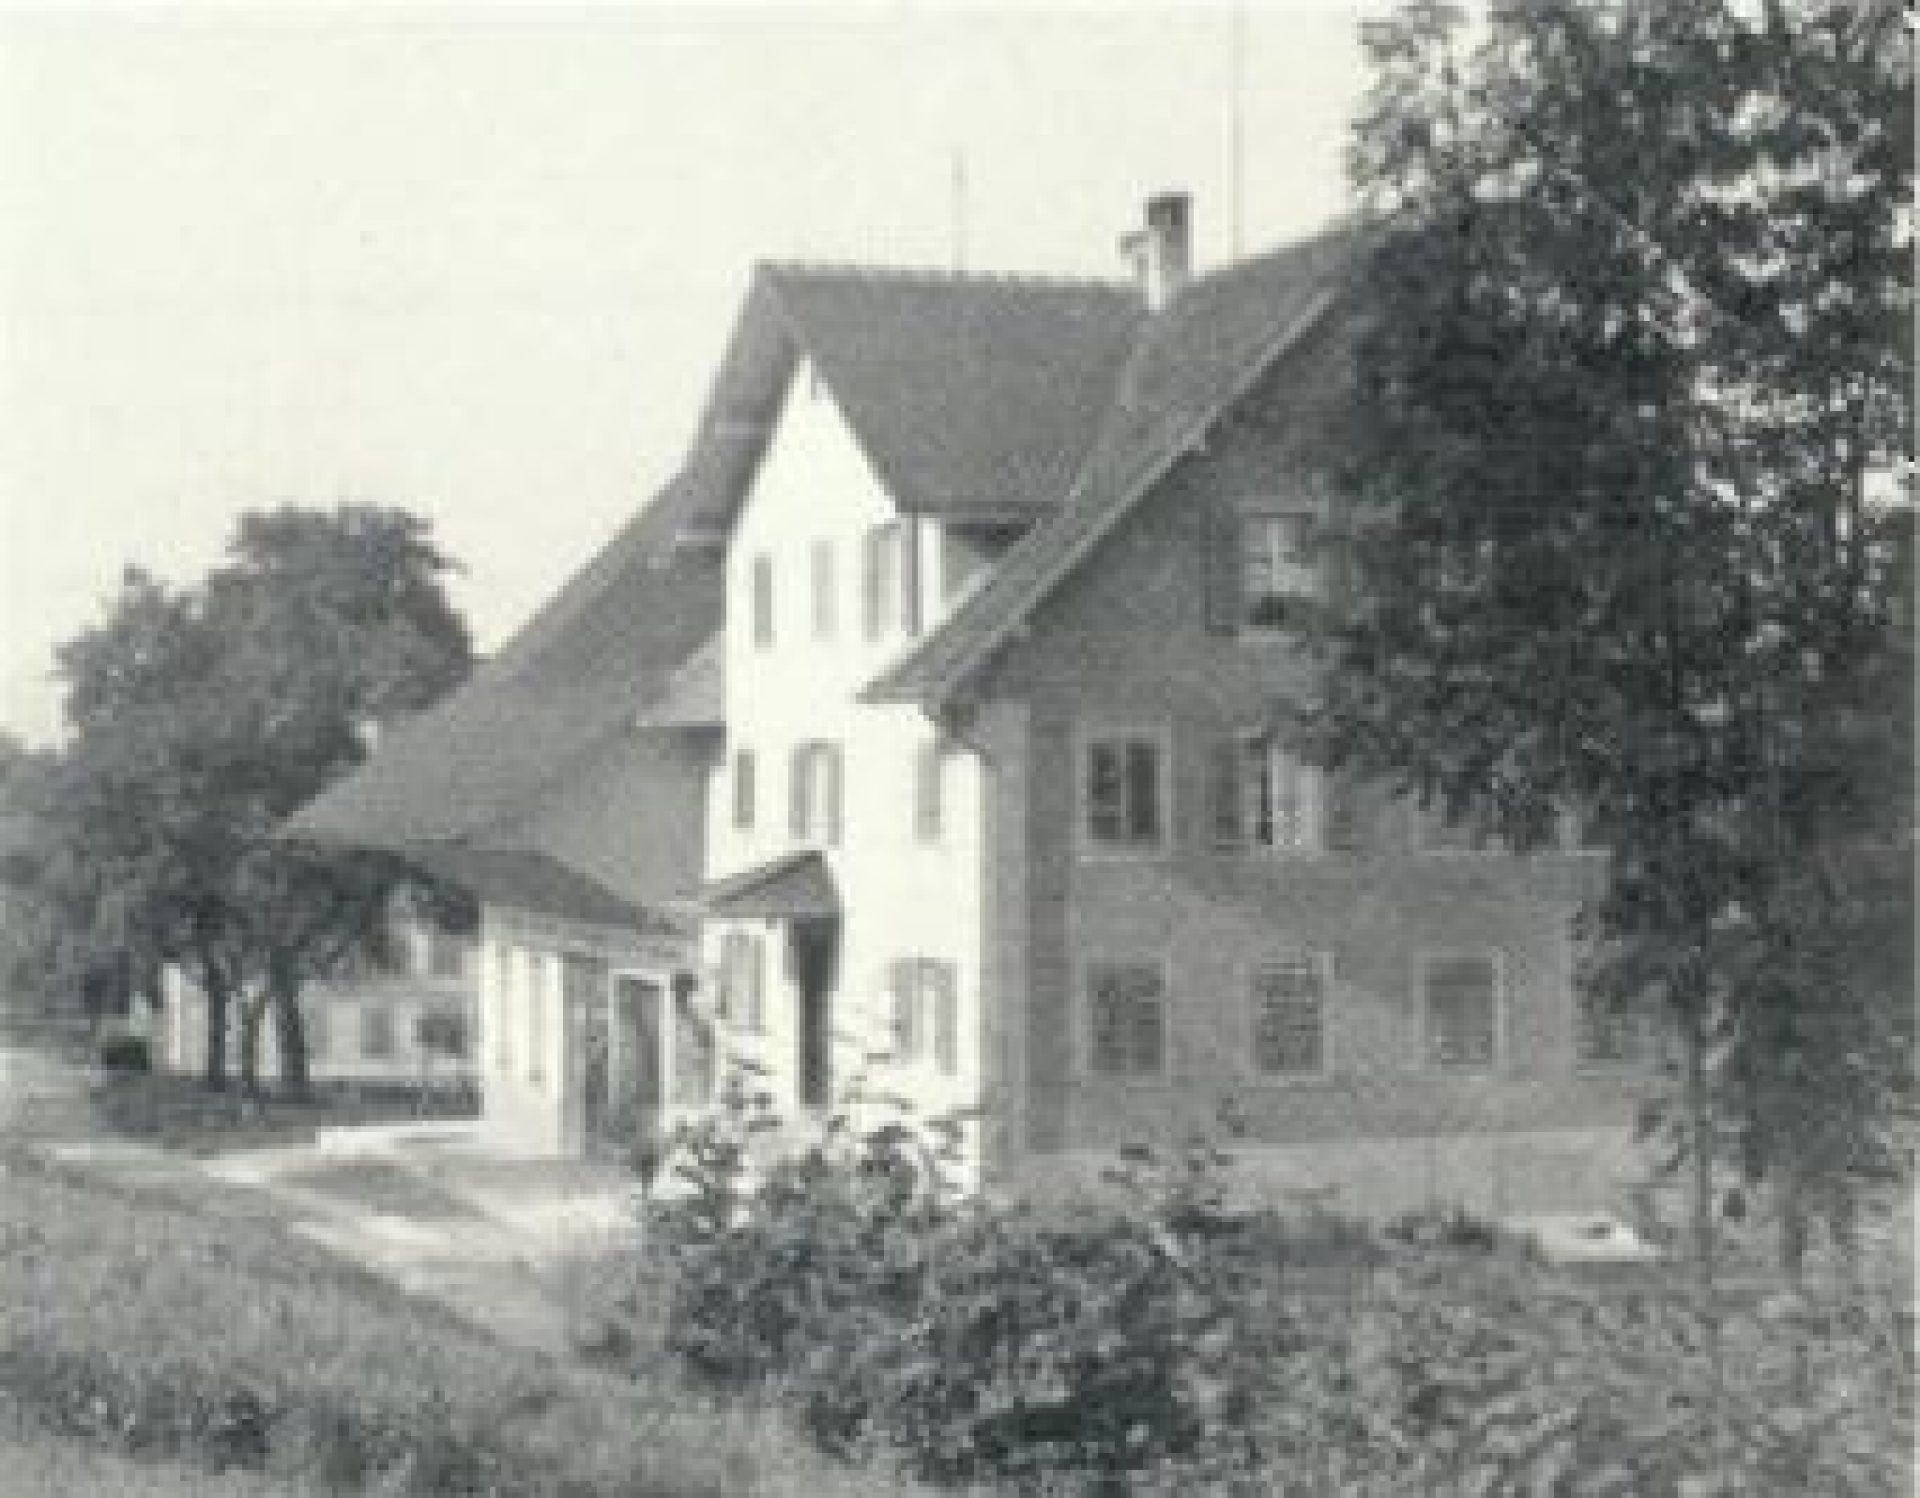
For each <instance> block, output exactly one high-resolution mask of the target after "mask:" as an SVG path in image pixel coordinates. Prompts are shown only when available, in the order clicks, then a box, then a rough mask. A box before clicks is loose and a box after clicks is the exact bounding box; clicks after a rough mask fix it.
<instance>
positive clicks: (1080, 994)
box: [1073, 952, 1174, 1088]
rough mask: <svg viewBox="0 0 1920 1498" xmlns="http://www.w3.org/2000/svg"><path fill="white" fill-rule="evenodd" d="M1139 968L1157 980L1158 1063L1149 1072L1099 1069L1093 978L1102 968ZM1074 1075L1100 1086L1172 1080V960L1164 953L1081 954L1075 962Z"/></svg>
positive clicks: (1164, 1083)
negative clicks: (1158, 997) (1153, 1069)
mask: <svg viewBox="0 0 1920 1498" xmlns="http://www.w3.org/2000/svg"><path fill="white" fill-rule="evenodd" d="M1121 968H1138V969H1141V970H1142V971H1151V972H1152V973H1153V974H1154V975H1155V976H1156V977H1157V978H1158V979H1159V983H1160V1066H1159V1068H1158V1070H1156V1071H1152V1072H1143V1071H1127V1072H1109V1071H1102V1070H1100V1069H1099V1068H1098V1067H1096V1066H1095V1065H1094V1047H1093V979H1094V976H1095V975H1096V974H1097V973H1099V972H1101V971H1103V970H1110V969H1121ZM1073 980H1074V990H1073V991H1074V996H1075V997H1074V1021H1075V1022H1074V1027H1073V1033H1074V1043H1073V1058H1074V1076H1075V1079H1076V1080H1077V1081H1079V1082H1081V1083H1086V1084H1096V1085H1099V1086H1102V1087H1152V1088H1164V1087H1168V1086H1171V1085H1172V1082H1173V1039H1174V1036H1173V963H1172V960H1171V959H1170V958H1169V957H1168V956H1166V955H1165V954H1164V953H1162V954H1158V955H1144V954H1142V955H1128V954H1124V953H1109V952H1103V953H1100V954H1097V955H1087V954H1083V955H1081V956H1080V957H1079V958H1078V959H1077V960H1076V961H1075V963H1074V972H1073Z"/></svg>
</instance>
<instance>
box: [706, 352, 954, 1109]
mask: <svg viewBox="0 0 1920 1498" xmlns="http://www.w3.org/2000/svg"><path fill="white" fill-rule="evenodd" d="M898 518H900V517H899V513H898V511H897V510H896V509H895V508H894V506H893V504H892V503H891V501H890V500H889V499H888V498H887V496H886V493H885V491H884V490H883V489H882V487H881V485H880V483H879V482H878V480H877V479H876V478H875V476H874V474H873V472H872V471H871V469H870V467H869V466H868V464H867V462H866V459H865V457H864V455H863V454H862V453H861V451H860V449H859V447H858V445H857V443H856V441H855V440H854V438H853V436H852V434H851V433H850V432H849V430H848V429H847V426H846V423H845V421H844V420H843V418H842V416H841V413H840V411H839V410H838V408H837V406H836V405H835V403H834V401H833V399H832V397H831V395H830V394H829V393H828V392H827V391H826V389H825V387H824V385H821V384H819V383H818V382H816V381H815V380H813V379H812V378H811V372H810V371H809V369H808V368H807V367H806V366H805V365H802V366H801V367H800V368H799V369H798V370H797V371H796V372H795V375H794V378H793V382H792V384H791V386H790V390H789V395H788V399H787V403H786V407H785V410H784V411H783V413H782V415H781V419H780V423H779V427H778V430H777V431H776V433H775V435H774V437H773V439H772V441H771V443H770V445H769V448H768V451H767V454H766V457H765V459H764V460H763V462H762V464H761V467H760V471H759V474H758V476H757V478H756V480H755V483H754V487H753V490H752V492H751V493H750V495H749V496H748V499H747V502H746V504H745V506H744V508H743V510H742V512H741V514H740V516H739V518H738V520H737V522H736V525H735V528H734V532H733V535H732V537H731V539H730V541H729V545H728V557H727V590H728V591H727V636H726V721H727V731H728V740H727V746H726V751H725V754H724V757H723V761H722V764H721V767H720V768H719V769H718V770H717V771H716V773H715V774H714V775H713V777H712V779H711V781H710V786H709V797H708V847H709V849H710V850H711V855H710V862H709V871H708V877H709V878H715V877H720V876H723V875H726V874H729V873H733V872H736V871H738V870H740V869H743V868H747V867H750V866H752V865H754V864H757V863H760V862H762V861H764V860H766V859H769V858H772V857H774V856H775V855H777V854H780V853H784V852H787V851H789V850H790V849H791V848H792V847H794V846H795V844H794V842H793V839H792V838H791V836H790V833H789V822H788V795H789V789H788V776H789V762H790V756H791V753H792V750H793V748H794V746H795V745H796V744H799V743H802V742H804V741H806V740H810V739H825V740H830V741H833V742H837V743H838V744H839V745H840V746H841V753H842V764H843V775H842V819H841V838H840V845H839V846H838V847H837V848H825V849H823V850H822V851H823V852H824V853H825V855H826V858H827V861H828V863H829V865H830V866H831V868H832V871H833V877H834V879H835V882H836V883H837V885H838V887H839V891H840V899H841V904H842V909H843V920H842V930H841V947H840V958H839V967H838V989H837V992H836V994H835V1023H836V1027H837V1028H838V1029H839V1030H840V1031H842V1032H843V1033H844V1034H845V1035H846V1037H847V1039H846V1043H845V1044H843V1045H840V1046H838V1047H836V1050H835V1074H836V1081H837V1082H843V1081H845V1080H846V1079H847V1077H848V1074H849V1072H850V1070H851V1068H852V1067H853V1066H854V1065H855V1064H856V1059H857V1057H858V1056H859V1055H861V1053H863V1052H865V1051H868V1050H878V1049H881V1048H883V1047H884V1046H885V1045H886V1044H887V1036H888V1030H887V1026H888V1011H887V1006H886V1002H885V982H886V974H887V968H888V965H889V963H890V962H892V961H894V960H895V959H898V958H903V957H926V958H933V959H937V960H942V961H946V962H950V963H952V964H953V965H954V967H955V969H956V971H957V974H958V979H959V1017H960V1023H959V1031H960V1040H961V1043H960V1067H959V1074H958V1076H956V1077H952V1078H948V1077H943V1076H940V1075H938V1074H937V1073H936V1072H935V1071H934V1070H933V1068H932V1067H931V1066H927V1067H922V1068H915V1069H913V1070H912V1071H911V1072H910V1073H909V1072H907V1071H905V1070H904V1069H902V1068H897V1067H892V1066H887V1067H884V1068H882V1069H880V1070H879V1071H877V1072H876V1073H875V1074H874V1076H873V1080H874V1081H875V1082H884V1083H885V1084H886V1085H888V1086H890V1087H892V1088H893V1089H895V1090H898V1091H904V1092H907V1093H909V1094H910V1095H911V1096H913V1098H914V1099H915V1101H916V1103H917V1104H918V1105H919V1106H920V1107H922V1108H926V1109H938V1108H941V1107H945V1106H950V1105H954V1104H958V1103H963V1102H972V1101H974V1100H975V1098H976V1095H977V1090H978V1084H979V1076H980V1056H979V1036H980V1032H981V1025H980V1013H979V994H980V909H979V905H980V898H979V893H980V892H979V875H978V862H979V857H980V847H979V843H980V837H979V829H980V772H979V766H978V764H977V762H976V760H975V759H974V757H973V756H972V755H971V754H970V753H968V752H967V751H965V750H964V749H962V748H961V747H960V746H958V745H954V746H952V748H951V751H950V753H949V754H948V757H947V760H946V765H945V771H946V773H945V783H944V788H945V807H944V818H943V831H942V835H941V837H940V839H939V840H938V841H937V842H933V843H922V842H919V841H917V840H916V838H915V829H914V795H913V774H914V761H915V757H916V750H917V748H918V746H919V745H920V744H921V743H923V742H924V741H926V740H927V739H929V738H930V737H932V735H933V733H934V729H933V726H932V725H931V724H930V723H929V722H928V721H927V719H926V718H925V717H924V716H923V715H922V714H921V713H919V712H918V711H917V710H916V709H913V708H909V707H897V706H887V707H870V706H864V705H862V704H860V703H859V702H857V701H856V700H855V699H856V696H857V694H858V692H859V691H860V690H861V688H862V687H864V686H865V685H866V683H867V682H868V681H869V680H871V679H872V678H873V677H874V676H875V675H877V674H878V673H879V672H880V671H881V669H882V668H883V667H884V666H885V665H886V664H887V663H888V662H889V661H891V660H893V659H894V658H896V657H897V656H898V655H899V654H900V653H901V652H903V651H904V650H905V649H907V648H908V647H909V646H910V644H911V643H912V639H911V637H910V636H909V635H908V634H907V633H906V632H905V630H904V629H902V628H899V627H897V626H896V627H895V628H893V629H890V630H889V631H888V632H887V633H886V634H885V636H884V638H881V639H879V640H875V641H869V640H868V639H867V638H866V632H865V619H864V585H863V577H862V574H863V566H864V538H865V535H866V532H867V530H868V528H869V527H871V526H874V525H877V524H881V523H883V522H886V521H889V520H895V519H898ZM915 530H916V532H917V545H918V547H919V553H920V574H921V596H922V614H923V619H924V621H925V625H926V626H931V624H932V623H933V622H934V620H935V618H936V616H937V611H938V609H939V606H940V588H939V578H940V554H939V546H940V539H939V534H938V527H937V526H935V525H933V524H931V523H928V522H920V523H918V525H917V526H916V527H915ZM823 539H824V540H826V541H828V542H830V543H831V545H832V548H833V556H834V582H835V591H836V607H835V610H834V613H835V628H834V631H833V635H832V637H831V638H830V639H816V638H815V635H814V629H813V583H812V549H813V545H814V543H815V541H816V540H823ZM760 555H766V556H768V557H770V558H771V559H772V561H773V568H774V620H775V627H774V642H773V644H772V646H771V647H768V648H762V647H758V646H756V645H755V644H754V641H753V636H752V607H751V604H752V599H751V587H752V583H751V576H752V566H753V560H754V558H755V557H756V556H760ZM742 746H745V747H749V748H751V749H752V750H753V752H754V756H755V761H756V767H757V768H756V781H757V787H756V789H757V806H756V808H755V818H754V825H753V827H752V829H751V830H749V831H745V832H742V831H738V830H736V829H735V828H734V825H733V779H732V776H733V765H734V762H735V750H737V749H738V748H740V747H742ZM755 924H756V926H758V925H759V923H755ZM722 929H723V928H722V927H721V926H719V925H718V924H715V923H710V924H709V926H708V929H707V932H706V942H705V947H704V951H703V960H704V962H705V963H706V964H707V966H708V969H709V970H711V967H712V965H713V964H714V962H715V961H716V960H717V956H718V950H717V949H718V940H719V937H720V935H721V933H722ZM760 930H761V934H763V935H770V934H771V933H769V932H768V931H767V930H766V928H764V927H761V928H760ZM709 986H710V985H709ZM796 1012H797V997H796V995H795V994H794V993H793V992H792V990H791V986H790V982H789V980H788V978H787V975H786V964H785V963H784V961H783V959H782V952H781V948H780V943H779V942H778V941H777V940H769V944H768V962H767V1021H768V1033H767V1034H766V1035H765V1036H764V1037H762V1038H759V1039H754V1038H751V1037H738V1038H736V1039H735V1041H734V1043H735V1044H736V1046H737V1047H738V1049H739V1050H740V1051H741V1052H743V1053H745V1054H750V1055H755V1056H757V1057H758V1058H760V1059H761V1060H762V1061H763V1062H764V1063H765V1064H766V1065H767V1066H768V1067H769V1068H770V1069H771V1070H772V1071H773V1072H774V1073H775V1076H776V1085H775V1087H774V1091H775V1093H776V1096H778V1097H779V1098H780V1100H781V1101H782V1103H783V1104H785V1105H791V1104H792V1102H793V1100H794V1098H795V1096H796V1093H795V1088H796V1085H797V1079H796V1075H795V1074H796V1070H797V1050H796V1047H797V1036H796V1033H795V1028H794V1026H795V1018H796Z"/></svg>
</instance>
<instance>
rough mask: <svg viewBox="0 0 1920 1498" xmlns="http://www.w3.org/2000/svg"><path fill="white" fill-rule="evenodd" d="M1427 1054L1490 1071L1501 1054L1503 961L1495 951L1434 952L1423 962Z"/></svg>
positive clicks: (1439, 1061) (1454, 1066)
mask: <svg viewBox="0 0 1920 1498" xmlns="http://www.w3.org/2000/svg"><path fill="white" fill-rule="evenodd" d="M1422 986H1423V988H1424V990H1425V992H1424V1002H1425V1008H1426V1014H1427V1059H1428V1060H1429V1061H1430V1062H1431V1063H1432V1064H1433V1065H1435V1066H1439V1067H1444V1068H1447V1069H1448V1070H1459V1071H1485V1070H1488V1069H1490V1068H1491V1067H1493V1066H1495V1065H1497V1064H1498V1062H1499V1058H1500V962H1499V959H1498V958H1497V957H1495V956H1494V955H1493V954H1492V953H1487V952H1476V953H1448V954H1444V955H1431V956H1429V957H1428V958H1427V959H1426V961H1425V963H1424V964H1423V971H1422Z"/></svg>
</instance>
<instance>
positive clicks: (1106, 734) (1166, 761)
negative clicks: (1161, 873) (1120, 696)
mask: <svg viewBox="0 0 1920 1498" xmlns="http://www.w3.org/2000/svg"><path fill="white" fill-rule="evenodd" d="M1113 739H1145V740H1148V741H1150V742H1151V743H1152V744H1153V745H1154V747H1155V748H1156V749H1157V750H1158V752H1159V763H1158V765H1156V767H1155V770H1156V774H1155V779H1156V781H1157V782H1158V791H1159V796H1160V832H1159V835H1158V836H1157V837H1156V838H1155V839H1154V840H1153V841H1152V842H1151V843H1103V842H1100V841H1099V840H1098V839H1096V838H1095V837H1094V836H1093V832H1092V829H1091V828H1089V827H1088V825H1087V823H1088V816H1087V811H1088V800H1087V793H1088V791H1089V790H1090V789H1091V785H1090V778H1089V776H1088V774H1087V755H1088V751H1089V750H1091V749H1092V747H1093V745H1095V744H1096V743H1102V742H1106V741H1109V740H1113ZM1173 786H1174V774H1173V728H1172V726H1171V725H1169V724H1165V723H1156V724H1151V725H1144V724H1125V723H1106V722H1095V723H1077V724H1075V725H1074V733H1073V825H1074V846H1075V848H1076V850H1077V851H1078V853H1079V855H1080V857H1081V858H1083V859H1086V860H1088V861H1091V862H1117V863H1126V862H1138V861H1140V860H1143V859H1159V858H1165V857H1167V856H1168V855H1169V854H1170V853H1171V852H1172V851H1173V845H1174V835H1173V832H1174V828H1176V827H1177V826H1179V825H1180V819H1179V808H1178V807H1176V806H1175V805H1174V799H1173Z"/></svg>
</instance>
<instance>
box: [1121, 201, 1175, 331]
mask: <svg viewBox="0 0 1920 1498" xmlns="http://www.w3.org/2000/svg"><path fill="white" fill-rule="evenodd" d="M1192 206H1193V200H1192V199H1191V198H1190V197H1189V196H1188V195H1187V194H1186V193H1184V192H1161V193H1155V194H1154V195H1153V196H1152V197H1150V198H1148V199H1147V222H1146V227H1145V228H1143V229H1135V230H1133V231H1132V232H1131V233H1128V234H1124V235H1122V236H1121V239H1120V253H1121V254H1122V255H1125V256H1126V257H1127V259H1128V260H1130V261H1131V262H1132V264H1133V275H1134V279H1135V281H1137V282H1138V283H1139V286H1140V295H1141V296H1142V297H1144V298H1145V299H1146V303H1147V309H1148V310H1149V311H1151V312H1158V311H1159V310H1160V309H1161V308H1162V307H1164V306H1166V305H1167V303H1168V302H1170V301H1172V300H1173V299H1174V297H1175V296H1177V295H1179V292H1180V288H1181V287H1183V286H1185V285H1186V284H1187V279H1188V277H1189V276H1190V275H1191V274H1192V271H1193V244H1192V236H1191V233H1190V227H1189V220H1190V217H1191V211H1192Z"/></svg>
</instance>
